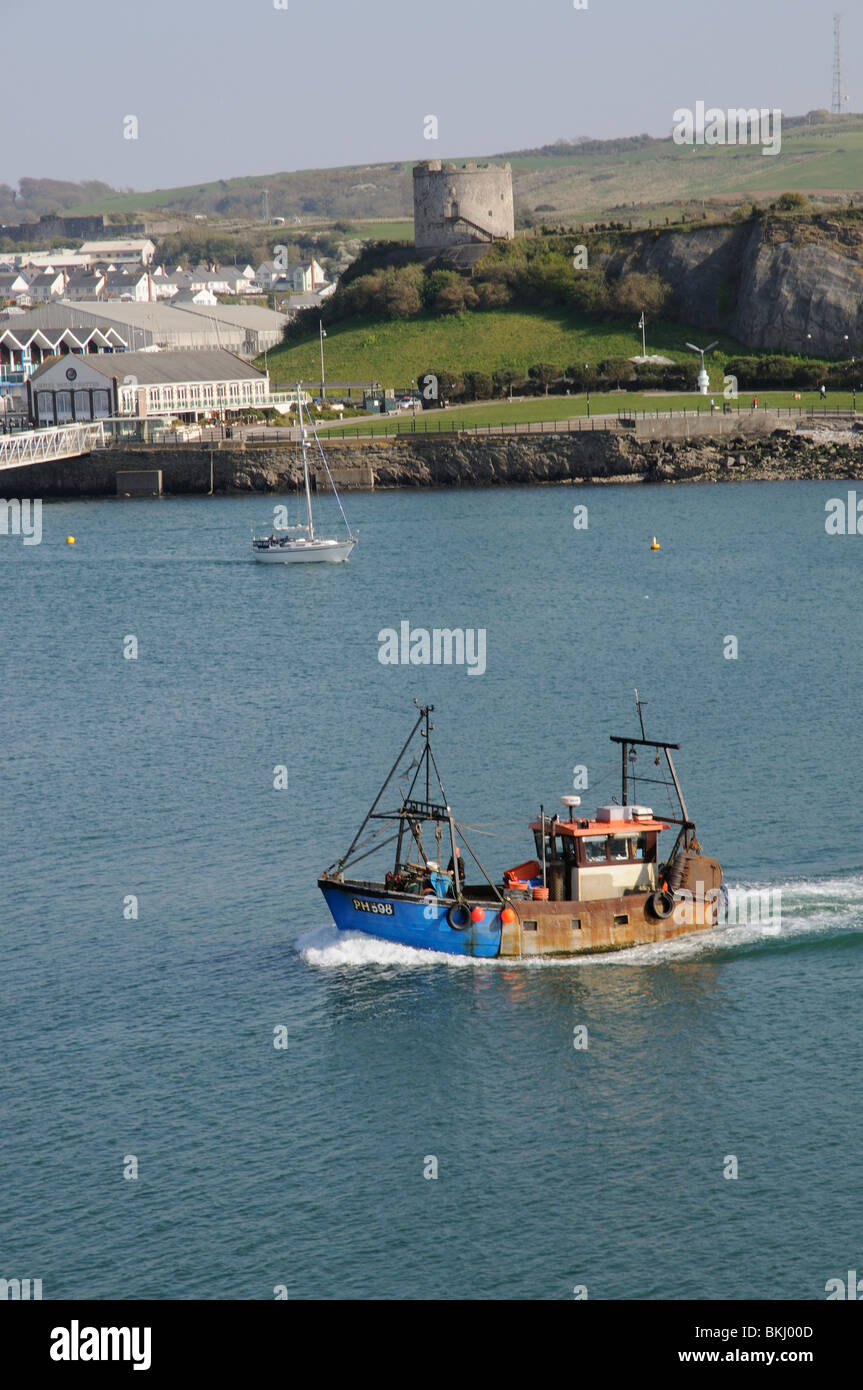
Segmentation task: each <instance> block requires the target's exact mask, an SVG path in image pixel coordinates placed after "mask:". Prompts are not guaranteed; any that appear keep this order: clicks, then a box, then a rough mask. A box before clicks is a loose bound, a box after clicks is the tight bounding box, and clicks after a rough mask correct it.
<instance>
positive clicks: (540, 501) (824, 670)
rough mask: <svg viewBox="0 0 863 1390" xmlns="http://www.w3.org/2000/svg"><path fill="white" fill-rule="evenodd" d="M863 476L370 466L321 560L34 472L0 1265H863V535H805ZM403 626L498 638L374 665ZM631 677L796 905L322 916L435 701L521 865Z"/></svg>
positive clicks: (149, 1281)
mask: <svg viewBox="0 0 863 1390" xmlns="http://www.w3.org/2000/svg"><path fill="white" fill-rule="evenodd" d="M846 491H847V488H846V486H845V485H843V484H837V483H789V484H768V485H737V486H715V487H675V488H666V489H649V488H639V487H607V488H579V489H574V488H537V489H533V488H531V489H507V490H503V489H502V490H482V491H469V492H430V493H422V492H401V493H383V494H379V495H377V496H350V495H349V496H348V498H347V499H346V506H347V509H348V513H349V515H350V518H351V521H352V523H353V524H354V525H355V526H356V527H357V528H358V529H359V532H360V545H359V548H358V549H357V551H356V552H355V555H354V557H353V559H352V560H351V562H350V564H349V565H347V566H332V567H329V566H311V567H308V568H303V567H286V568H283V567H280V566H275V567H270V566H263V565H255V564H253V563H252V562H251V560H250V559H249V549H248V537H249V528H250V525H251V524H253V523H257V522H263V521H267V520H268V519H269V518H271V517H272V511H271V505H270V501H269V500H268V499H265V498H263V499H262V498H258V499H249V500H246V499H197V500H165V501H162V502H124V503H119V502H93V503H68V504H53V505H49V504H46V505H45V507H44V512H43V524H44V536H43V541H42V544H41V545H38V546H29V547H28V546H24V545H23V544H22V541H21V539H20V538H18V537H12V536H5V535H3V536H0V584H2V593H3V604H2V629H0V630H2V689H3V697H2V708H3V736H2V746H1V747H0V759H2V812H3V821H2V824H3V859H2V863H3V868H2V880H0V912H2V918H0V920H2V941H3V951H2V959H0V1018H2V1037H3V1054H4V1065H3V1068H2V1081H0V1085H2V1131H0V1231H2V1243H0V1249H2V1268H0V1276H2V1277H6V1278H14V1277H19V1278H25V1277H31V1278H41V1279H42V1280H43V1286H44V1297H45V1298H94V1299H105V1298H130V1299H135V1298H161V1299H178V1298H206V1299H225V1298H243V1299H269V1298H272V1297H273V1290H274V1288H275V1287H276V1286H277V1285H285V1286H287V1289H288V1291H289V1295H290V1297H291V1298H296V1299H304V1298H306V1299H308V1298H326V1299H340V1298H435V1299H448V1298H479V1299H498V1298H520V1299H568V1298H571V1297H572V1295H573V1289H574V1287H575V1286H577V1285H586V1286H587V1287H588V1289H589V1294H590V1297H591V1298H599V1299H602V1298H606V1299H625V1298H641V1299H683V1298H727V1299H739V1298H767V1299H781V1298H806V1299H818V1298H823V1297H824V1296H825V1295H824V1285H825V1282H826V1280H828V1279H829V1278H832V1277H835V1276H844V1274H845V1271H846V1270H848V1269H849V1268H851V1269H854V1268H860V1267H863V1266H861V1262H863V1210H861V1202H860V1192H861V1190H863V1144H861V1133H863V1087H861V1056H863V1010H861V1005H860V999H861V987H863V837H861V831H860V828H859V826H858V825H857V819H856V815H857V807H856V802H855V797H856V795H857V791H860V790H861V770H863V734H861V713H860V712H861V687H863V605H861V583H860V575H861V567H863V537H857V536H848V537H844V536H841V537H836V536H828V535H827V534H826V533H825V528H824V518H825V510H824V504H825V502H826V501H827V499H828V498H830V497H835V496H844V495H845V492H846ZM576 503H578V504H586V505H587V506H588V509H589V526H588V529H587V530H583V531H576V530H575V529H574V528H573V525H572V509H573V506H574V505H575V504H576ZM321 512H322V513H323V514H324V515H323V516H322V518H321V520H322V522H323V524H326V521H325V516H326V505H325V504H322V507H321ZM654 533H655V534H656V535H657V536H658V537H659V539H660V541H661V543H662V550H661V551H660V552H659V553H658V554H657V553H651V552H650V550H649V544H650V539H651V536H652V535H653V534H654ZM69 534H72V535H74V536H75V537H76V538H77V544H76V545H75V546H74V547H72V546H67V545H66V544H65V537H66V536H67V535H69ZM402 620H408V621H409V622H410V623H411V625H412V626H413V627H425V628H429V629H431V628H434V627H436V626H438V627H472V628H482V629H485V631H486V633H487V669H486V671H485V673H484V674H483V675H475V676H474V675H469V674H468V672H467V670H466V669H465V668H455V667H452V668H435V667H411V666H398V667H393V666H384V665H382V664H381V663H380V662H379V660H378V633H379V631H380V630H381V629H383V628H386V627H398V625H399V623H400V622H401V621H402ZM128 636H134V637H136V638H137V641H138V659H137V660H125V659H124V656H123V644H124V639H125V638H126V637H128ZM729 637H736V638H737V643H738V656H737V659H727V658H726V657H725V655H724V654H723V653H724V651H725V650H728V647H729V644H728V641H727V639H728V638H729ZM636 685H637V686H638V689H639V692H640V694H641V696H642V698H643V699H644V700H645V701H646V706H645V719H646V724H647V732H648V735H650V736H653V737H656V738H669V739H676V740H678V741H679V742H680V744H681V751H680V753H679V754H678V755H677V760H678V770H679V772H680V775H681V778H682V781H683V787H684V791H685V794H686V797H687V801H688V804H689V808H690V811H691V813H692V814H693V815H694V818H695V819H696V820H697V822H698V829H699V837H700V839H701V842H702V844H703V846H704V848H705V851H706V852H707V853H709V854H713V855H715V856H716V857H717V858H719V860H720V861H721V863H722V864H723V866H724V869H725V874H726V880H727V882H728V883H729V884H730V885H732V887H733V888H734V887H736V888H737V889H738V890H739V889H741V888H746V887H752V886H759V887H762V888H766V887H772V888H779V889H781V892H782V930H781V933H780V934H779V935H778V936H770V935H766V934H765V932H764V930H763V928H761V927H759V926H758V925H750V926H748V927H747V926H736V927H725V928H723V929H721V930H717V931H715V932H712V933H708V934H704V935H701V936H699V937H697V938H695V939H692V940H690V941H683V942H677V943H671V944H669V945H667V946H664V947H655V948H653V947H652V948H640V949H638V950H635V951H632V952H628V953H623V954H620V955H617V956H613V957H604V958H597V959H594V960H585V961H580V962H577V963H566V962H564V963H561V962H555V963H547V964H545V965H536V964H534V965H527V964H518V963H515V964H512V963H510V964H498V963H494V962H492V963H488V962H476V963H475V962H464V961H462V962H453V961H450V960H447V959H446V958H442V957H429V956H427V955H422V954H419V953H416V952H412V951H409V950H406V949H400V948H394V947H387V946H385V945H383V944H379V943H375V942H374V941H373V940H371V939H370V938H363V937H337V934H336V932H335V930H334V929H333V928H332V926H331V925H330V924H329V918H328V913H327V911H326V908H325V906H324V904H323V900H322V899H321V898H320V895H319V893H318V890H317V887H316V876H317V874H318V872H319V871H320V870H321V869H322V868H323V867H325V866H326V865H327V864H329V863H331V862H332V861H333V860H334V859H335V858H337V857H338V855H339V854H340V853H341V852H342V851H343V850H344V849H345V848H346V847H347V844H348V843H349V841H350V839H351V838H352V836H353V834H354V832H355V830H356V829H357V828H358V825H359V821H360V819H361V817H362V816H363V814H364V813H365V811H366V810H367V809H368V806H369V805H370V803H371V801H372V799H373V797H374V795H375V793H376V792H377V790H378V787H379V784H380V782H381V781H382V780H383V777H384V775H385V773H386V772H387V771H388V769H389V766H390V763H391V762H392V760H393V759H394V757H395V755H396V753H397V752H398V749H399V747H400V746H401V743H402V742H403V741H404V739H405V737H406V736H407V733H408V731H409V729H410V726H411V723H412V720H413V717H414V714H415V711H414V707H413V703H412V702H413V699H414V697H415V696H416V697H418V698H420V699H421V700H423V701H427V702H431V703H434V705H435V706H436V711H435V716H434V718H435V722H436V733H435V738H436V752H437V756H438V761H439V765H440V768H441V772H442V774H443V776H444V779H445V782H446V786H447V792H448V795H449V799H450V801H451V803H452V805H453V807H454V809H455V811H456V814H457V816H458V818H459V819H460V820H462V821H464V822H466V823H467V824H469V825H472V826H476V827H478V829H477V832H476V833H475V834H474V835H473V836H472V840H473V843H474V844H475V847H476V848H477V849H478V850H479V851H480V853H481V855H482V857H483V858H484V859H485V861H486V862H487V865H488V867H489V868H490V869H491V870H493V871H494V873H495V875H496V876H499V875H500V873H501V872H502V870H503V869H504V868H506V867H507V866H508V865H510V864H515V863H518V862H519V861H521V860H523V859H525V858H527V857H529V855H530V854H531V853H532V844H531V841H530V838H529V836H528V834H527V829H526V826H527V821H528V820H529V819H530V818H531V817H532V816H533V815H534V814H535V813H536V812H537V810H538V807H539V803H540V802H544V803H545V805H546V807H547V808H548V809H549V811H551V810H553V809H554V808H555V807H556V806H557V805H558V803H559V798H560V796H561V795H562V794H565V793H567V792H571V791H572V787H573V768H574V767H575V766H576V765H578V764H584V765H585V766H586V767H587V768H588V771H589V779H590V788H589V790H588V791H587V792H586V793H583V795H584V798H585V801H586V802H587V803H589V806H590V807H591V808H592V806H593V805H595V804H597V803H601V802H603V801H607V800H609V799H610V798H611V796H612V794H614V793H615V792H617V791H618V786H617V781H616V779H617V776H618V762H617V757H616V750H615V749H614V748H613V747H612V745H611V744H610V743H609V741H608V735H609V734H612V733H635V732H637V719H636V715H635V710H634V705H633V696H632V688H633V686H636ZM279 766H284V767H285V768H287V772H288V786H287V790H275V789H274V786H273V780H274V769H275V768H277V767H279ZM855 789H856V790H855ZM642 799H644V798H642ZM655 805H656V806H657V808H658V809H664V805H663V803H662V801H661V800H660V799H657V800H656V801H655ZM130 895H134V896H135V897H136V898H137V899H138V904H139V906H138V916H137V919H134V918H127V917H125V916H124V901H126V900H127V899H128V898H129V897H130ZM126 910H127V912H128V911H130V909H129V908H128V907H127V909H126ZM280 1025H284V1026H285V1027H287V1029H288V1047H287V1049H286V1050H277V1049H276V1048H275V1047H274V1029H276V1028H278V1027H279V1026H280ZM578 1025H586V1026H587V1029H588V1036H589V1047H588V1049H587V1050H586V1051H576V1050H575V1049H574V1047H573V1029H574V1028H575V1027H576V1026H578ZM132 1156H134V1158H136V1159H137V1165H138V1177H137V1180H126V1179H125V1178H124V1166H125V1167H126V1168H127V1170H129V1168H130V1159H131V1157H132ZM432 1156H433V1157H435V1158H436V1159H437V1165H438V1177H437V1179H436V1180H434V1179H432V1180H429V1179H426V1178H425V1177H424V1176H423V1172H424V1168H428V1164H427V1160H428V1159H429V1158H430V1157H432ZM730 1156H734V1157H735V1158H736V1160H737V1165H738V1173H739V1176H738V1177H737V1179H736V1180H734V1179H730V1180H729V1179H727V1178H726V1177H724V1176H723V1172H724V1170H727V1169H728V1159H729V1157H730Z"/></svg>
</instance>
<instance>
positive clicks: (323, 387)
mask: <svg viewBox="0 0 863 1390" xmlns="http://www.w3.org/2000/svg"><path fill="white" fill-rule="evenodd" d="M318 327H319V329H320V331H321V400H323V399H324V398H325V396H326V377H325V375H324V338H326V336H327V335H326V333H325V332H324V321H323V319H318Z"/></svg>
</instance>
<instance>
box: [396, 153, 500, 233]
mask: <svg viewBox="0 0 863 1390" xmlns="http://www.w3.org/2000/svg"><path fill="white" fill-rule="evenodd" d="M414 225H415V234H414V242H415V245H416V247H417V249H418V250H420V251H438V250H444V248H446V247H448V246H464V245H465V244H466V243H470V242H491V241H500V240H505V241H511V240H512V238H513V236H514V235H515V215H514V212H513V202H512V167H511V165H509V164H479V165H477V164H473V163H471V162H468V163H467V164H464V165H457V164H442V163H441V161H440V160H439V159H426V160H423V162H422V163H421V164H417V165H415V166H414Z"/></svg>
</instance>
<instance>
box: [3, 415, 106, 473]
mask: <svg viewBox="0 0 863 1390" xmlns="http://www.w3.org/2000/svg"><path fill="white" fill-rule="evenodd" d="M105 442H106V441H105V426H104V425H103V423H102V421H101V420H100V421H98V422H97V423H96V424H88V425H85V424H80V425H58V426H57V427H56V428H55V429H47V430H26V431H24V432H23V433H21V434H10V435H0V469H4V468H21V467H23V466H25V465H26V464H29V463H45V462H46V461H47V460H49V459H69V458H76V457H77V456H78V455H79V454H89V453H91V452H92V451H93V449H104V447H105Z"/></svg>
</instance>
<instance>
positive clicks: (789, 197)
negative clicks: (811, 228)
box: [776, 193, 809, 212]
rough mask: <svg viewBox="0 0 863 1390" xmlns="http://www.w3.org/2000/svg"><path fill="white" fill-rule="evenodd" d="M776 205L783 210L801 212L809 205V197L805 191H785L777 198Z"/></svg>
mask: <svg viewBox="0 0 863 1390" xmlns="http://www.w3.org/2000/svg"><path fill="white" fill-rule="evenodd" d="M776 206H777V208H779V209H780V211H781V212H801V211H802V210H803V209H804V208H808V207H809V199H808V198H807V197H806V194H805V193H783V194H782V195H781V197H779V198H777V199H776Z"/></svg>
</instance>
